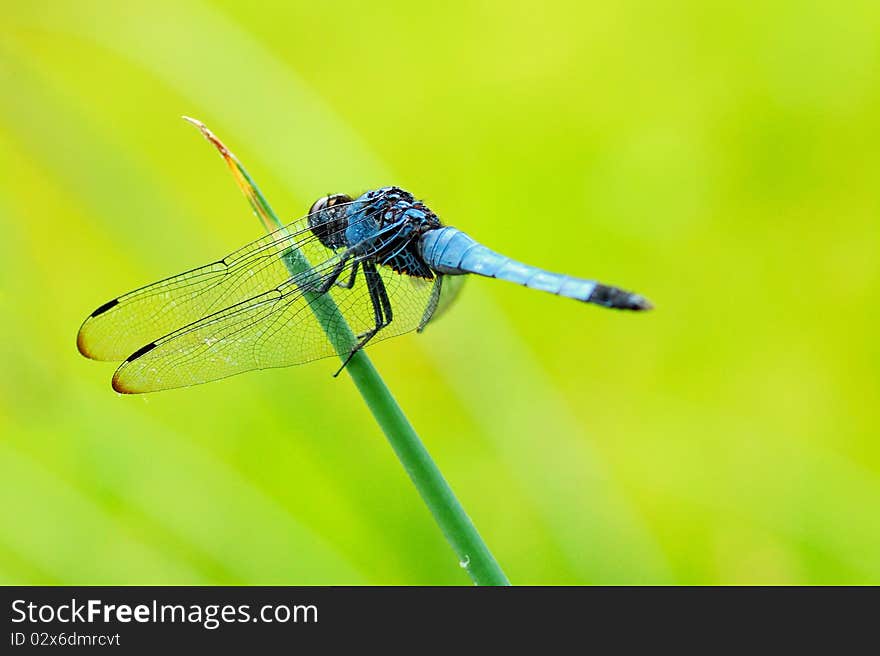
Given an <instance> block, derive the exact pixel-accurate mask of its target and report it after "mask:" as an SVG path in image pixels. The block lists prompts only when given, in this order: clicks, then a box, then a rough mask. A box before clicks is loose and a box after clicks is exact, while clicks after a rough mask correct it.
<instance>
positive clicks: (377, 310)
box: [333, 260, 393, 378]
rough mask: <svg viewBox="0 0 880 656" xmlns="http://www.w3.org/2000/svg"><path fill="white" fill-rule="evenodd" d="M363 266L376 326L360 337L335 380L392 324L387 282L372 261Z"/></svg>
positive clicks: (364, 263)
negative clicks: (374, 338) (368, 343)
mask: <svg viewBox="0 0 880 656" xmlns="http://www.w3.org/2000/svg"><path fill="white" fill-rule="evenodd" d="M361 266H362V267H363V270H364V277H365V278H366V281H367V290H368V291H369V292H370V301H371V302H372V304H373V316H374V318H375V321H376V325H375V326H373V327H372V328H370V329H369V330H368V331H366V332H364V333H361V334H360V335H358V340H359V341H358V343H357V344H355V345H354V347H353V348H352V349H351V352H350V353H349V354H348V357H347V358H345V362H343V363H342V366H341V367H339V370H338V371H337V372H336V373H335V374H333V377H334V378H335V377H336V376H338V375H339V374H340V373H341V372H342V370H343V369H345V367H346V366H348V363H349V362H350V361H351V359H352V358H353V357H354V354H355V353H357V352H358V351H360V350H361V349H362V348H364V347H365V346H366V345H367V342H369V341H370V340H371V339H373V337H375V336H376V333H378V332H379V331H380V330H382V329H383V328H384V327H385V326H387V325H388V324H390V323H391V319H392V318H393V314H392V310H391V301H390V300H389V299H388V291H387V290H386V289H385V282H384V281H383V280H382V276H381V275H379V272H378V271H377V270H376V264H375V263H374V262H372V261H371V260H365V261H364V262H363V263H362V264H361Z"/></svg>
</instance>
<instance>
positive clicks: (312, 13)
mask: <svg viewBox="0 0 880 656" xmlns="http://www.w3.org/2000/svg"><path fill="white" fill-rule="evenodd" d="M2 16H3V20H2V25H0V85H2V86H0V89H2V97H0V221H2V227H3V231H2V237H0V271H2V277H0V331H2V334H0V352H2V367H0V368H2V373H0V394H2V396H0V433H2V437H0V582H2V583H7V584H10V583H17V584H23V583H27V584H135V583H140V584H215V583H224V584H342V583H354V584H392V583H393V584H410V583H422V584H427V583H436V584H466V583H469V579H468V578H467V576H466V575H465V572H464V571H463V570H462V569H461V568H459V566H458V563H457V561H456V559H455V557H454V555H453V553H452V551H451V550H450V549H449V547H448V546H447V544H446V543H445V542H444V540H443V538H442V536H441V535H440V533H439V530H438V529H437V528H436V526H435V525H434V524H433V521H432V519H431V517H430V515H429V513H428V511H427V510H426V508H425V507H424V505H423V504H422V503H421V501H420V500H419V498H418V496H417V494H416V492H415V490H414V488H413V487H412V485H411V483H410V482H409V480H408V479H407V477H406V475H405V474H404V472H403V470H402V469H401V467H400V465H399V463H398V462H397V460H396V458H395V457H394V455H393V454H392V452H391V449H390V448H389V445H388V444H387V442H386V441H385V439H384V437H383V436H382V434H381V433H380V432H379V430H378V428H377V427H376V425H375V423H374V422H373V420H372V419H371V417H370V415H369V413H368V411H367V409H366V407H365V406H364V404H363V402H362V401H361V399H360V397H359V396H358V395H357V393H356V392H355V390H354V386H353V385H352V384H351V382H350V381H349V380H347V379H346V377H344V376H343V377H340V378H339V379H336V380H334V379H333V378H331V374H332V373H333V371H334V370H335V367H336V364H335V363H334V362H333V361H331V360H324V361H320V362H318V363H313V364H310V365H307V366H302V367H298V368H293V369H282V370H273V371H266V372H258V373H251V374H246V375H242V376H238V377H235V378H231V379H228V380H225V381H221V382H217V383H212V384H210V385H204V386H201V387H196V388H192V389H186V390H178V391H172V392H165V393H160V394H155V395H151V396H145V397H121V396H119V395H117V394H115V393H113V392H112V390H111V389H110V376H111V374H112V372H113V366H112V365H107V364H100V363H94V362H89V361H87V360H85V359H84V358H82V357H80V356H79V354H78V353H77V350H76V347H75V345H74V337H75V334H76V330H77V328H78V327H79V324H80V322H81V320H82V319H83V318H84V317H85V316H86V315H87V314H88V313H89V312H91V311H92V310H93V309H94V308H95V307H97V305H98V304H100V303H102V302H104V301H106V300H108V299H110V298H112V297H113V296H115V295H118V294H119V293H121V292H125V291H128V290H129V289H131V288H134V287H137V286H140V285H142V284H144V283H147V282H152V281H153V280H155V279H158V278H161V277H165V276H166V275H170V274H173V273H177V272H178V271H182V270H184V269H188V268H191V267H193V266H196V265H200V264H203V263H205V262H208V261H212V260H214V259H216V258H217V257H218V256H223V255H225V254H226V253H228V252H230V251H232V250H234V249H235V248H237V247H238V246H240V245H242V244H244V243H245V242H248V241H250V240H252V239H255V238H257V237H259V236H260V235H261V234H262V228H261V226H260V225H259V223H258V222H257V221H256V219H255V218H254V217H253V216H252V215H251V213H250V211H249V209H248V207H247V204H246V203H245V201H244V200H243V198H242V197H241V196H240V193H239V191H238V190H237V189H236V187H235V185H234V184H233V181H232V179H231V178H230V177H229V175H228V173H227V171H226V170H225V167H224V165H223V164H222V162H221V160H220V159H219V158H218V157H217V154H216V153H215V152H214V151H213V150H212V148H211V147H210V146H209V145H208V144H206V143H205V142H204V140H203V139H202V138H201V137H200V136H199V134H198V133H197V131H196V130H195V129H194V128H192V127H191V126H189V125H187V124H186V123H184V122H183V121H181V120H180V118H179V117H180V115H182V114H187V115H191V116H196V117H198V118H200V119H202V120H204V121H205V122H206V123H207V124H208V125H209V126H210V127H211V128H213V129H214V130H215V131H216V132H217V133H218V134H219V135H220V136H221V137H222V138H223V139H224V140H225V141H226V142H227V143H228V144H229V146H230V147H231V148H233V150H235V152H236V153H237V154H238V156H239V157H240V158H241V159H242V161H243V162H244V163H245V164H246V165H247V166H248V168H249V169H250V171H251V173H252V174H253V175H254V176H255V178H256V179H257V180H258V182H259V183H260V185H261V186H262V188H263V190H264V191H265V192H266V194H267V196H268V197H269V199H270V201H271V202H272V203H273V205H274V207H275V208H276V210H278V212H279V213H280V214H281V215H282V216H283V217H285V218H288V219H293V218H296V217H297V216H299V215H301V214H303V213H304V212H305V211H306V209H307V208H308V206H309V205H310V204H311V202H312V201H313V200H314V199H315V198H317V197H318V196H321V195H324V194H326V193H328V192H337V191H341V192H348V193H359V192H361V191H363V190H365V189H368V188H372V187H376V186H380V185H385V184H398V185H401V186H404V187H406V188H408V189H410V190H411V191H413V192H414V193H415V194H416V195H417V196H420V197H422V198H424V199H426V201H427V202H428V203H429V205H430V206H431V207H432V208H433V209H434V210H435V211H436V212H438V214H440V216H441V217H442V218H443V219H444V220H445V222H447V223H449V224H452V225H456V226H457V227H460V228H463V229H465V230H467V231H468V232H469V233H470V234H472V235H473V236H474V237H476V238H478V239H480V240H482V241H484V242H485V243H487V244H489V245H491V246H493V247H494V248H496V249H497V250H499V251H501V252H504V253H506V254H509V255H511V256H514V257H519V258H521V259H524V260H526V261H528V262H530V263H533V264H537V265H543V266H546V267H549V268H552V269H556V270H560V271H563V272H567V273H572V274H579V275H582V276H585V277H597V278H599V279H601V280H604V281H607V282H610V283H615V284H619V285H621V286H624V287H629V288H633V289H636V290H638V291H640V292H642V293H644V294H645V295H647V296H648V297H649V298H651V299H652V300H653V301H654V302H655V303H656V305H657V308H658V309H657V310H656V311H655V312H653V313H651V314H648V315H640V316H635V315H627V314H621V313H615V312H609V311H604V310H601V309H598V308H593V307H585V306H583V305H580V304H578V303H575V302H571V301H568V300H565V299H559V298H556V297H553V296H550V295H546V294H540V293H537V292H531V291H528V290H524V289H521V288H518V287H516V286H513V285H507V284H503V283H500V282H496V281H492V280H486V279H474V280H470V281H468V284H467V285H466V286H465V288H464V290H463V293H462V295H461V298H460V300H459V302H458V303H457V305H456V306H455V307H454V308H453V309H452V311H450V312H449V313H448V314H447V315H446V316H445V317H443V318H442V320H440V321H438V322H437V323H436V324H435V325H434V326H433V327H432V329H429V330H428V331H427V332H426V333H425V334H424V335H421V336H406V337H402V338H399V339H395V340H390V341H387V342H383V343H381V344H379V345H377V346H375V347H374V348H372V349H371V351H370V353H371V356H372V358H373V360H374V362H375V363H376V365H377V366H378V368H379V369H380V371H381V372H382V373H383V375H384V376H385V378H386V380H387V382H388V384H389V385H390V387H391V388H392V390H393V391H394V393H395V394H396V396H397V398H398V400H399V401H400V402H401V404H402V406H403V407H404V408H405V410H406V411H407V413H408V414H409V417H410V419H411V420H412V422H413V423H414V425H415V426H416V428H417V430H418V431H419V432H420V434H421V436H422V439H423V440H424V441H425V443H426V444H427V446H428V448H429V449H430V450H431V452H432V454H433V455H434V457H435V459H436V461H437V463H438V465H439V466H440V468H441V469H442V470H443V472H444V473H445V475H446V476H447V478H448V479H449V481H450V483H451V484H452V486H453V488H454V489H455V490H456V492H457V494H458V495H459V497H460V499H461V501H462V503H463V504H464V506H465V507H466V508H467V510H468V512H469V513H470V515H471V516H472V518H473V520H474V522H475V523H476V525H477V527H478V528H479V529H480V532H481V533H482V535H483V537H484V538H485V539H486V541H487V543H488V544H489V546H490V547H491V548H492V550H493V551H494V553H495V555H496V557H497V558H498V560H499V561H500V563H501V564H502V566H503V567H504V568H505V570H506V572H507V574H508V575H509V577H510V578H511V580H512V581H513V582H514V583H550V584H566V583H688V584H697V583H699V584H702V583H859V582H871V583H880V517H878V509H880V444H878V421H877V420H878V409H877V406H878V401H880V394H878V392H880V381H878V371H880V366H878V365H880V348H878V345H877V329H878V310H877V304H876V301H877V292H878V282H880V266H878V246H880V228H878V217H880V203H878V196H880V194H878V191H880V129H878V125H880V84H878V75H877V71H878V70H880V28H878V26H880V5H878V3H876V2H875V1H873V0H871V1H865V2H861V3H859V2H840V1H838V2H815V3H806V4H805V3H801V2H794V1H776V2H767V3H737V2H710V3H704V2H697V1H696V0H680V1H677V2H676V1H663V0H661V1H660V2H652V3H644V2H636V1H634V0H626V1H624V2H612V3H608V2H586V3H584V2H570V3H554V2H551V3H546V2H535V3H510V2H499V1H495V2H453V3H416V2H412V1H409V2H372V3H345V2H326V3H314V2H308V3H305V2H299V3H282V2H277V3H263V4H261V3H256V4H255V3H241V2H233V1H232V0H218V1H216V2H207V1H204V2H202V1H190V0H182V1H175V2H170V1H167V0H162V1H155V0H152V1H150V2H125V3H118V2H109V1H108V2H94V1H86V2H70V1H60V0H59V1H54V2H33V3H19V2H11V1H9V0H4V1H3V2H2Z"/></svg>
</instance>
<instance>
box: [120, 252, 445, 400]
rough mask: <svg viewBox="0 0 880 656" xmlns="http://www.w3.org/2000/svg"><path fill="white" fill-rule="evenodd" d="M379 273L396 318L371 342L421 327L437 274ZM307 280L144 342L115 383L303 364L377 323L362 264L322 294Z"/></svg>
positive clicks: (158, 385) (169, 384) (132, 386)
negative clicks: (427, 277) (430, 277)
mask: <svg viewBox="0 0 880 656" xmlns="http://www.w3.org/2000/svg"><path fill="white" fill-rule="evenodd" d="M333 263H334V261H333V260H330V261H328V262H327V263H324V264H321V265H318V266H317V267H316V268H315V269H314V272H313V274H314V275H313V276H312V279H311V281H310V283H309V287H308V288H314V285H315V282H316V281H317V280H320V279H326V276H327V275H329V272H330V270H331V269H332V268H333V266H332V264H333ZM354 266H359V265H356V264H351V263H350V264H348V265H346V267H345V268H344V270H343V272H342V275H341V276H340V277H339V281H340V282H348V281H349V280H350V277H351V274H352V270H353V267H354ZM379 273H380V275H381V277H382V280H383V283H384V286H385V290H386V292H387V294H388V298H389V301H390V304H391V306H392V309H393V320H392V322H391V324H390V325H388V326H387V327H385V328H383V329H382V330H381V331H380V332H379V333H378V334H377V335H376V336H375V337H374V338H373V340H371V341H370V344H372V343H373V342H375V341H379V340H382V339H385V338H387V337H393V336H395V335H399V334H401V333H405V332H408V331H411V330H414V329H415V328H417V327H418V326H419V324H420V322H421V321H422V319H423V317H424V315H425V311H426V308H427V306H428V304H429V301H430V299H431V292H432V290H433V282H434V281H433V280H425V279H421V278H413V277H410V276H406V275H400V274H397V273H395V272H393V271H392V270H391V269H389V268H386V267H380V271H379ZM308 288H306V287H303V286H298V285H297V283H296V282H295V281H288V282H286V283H284V284H282V285H281V286H279V287H278V288H276V289H273V290H270V291H268V292H265V293H263V294H260V295H258V296H255V297H254V298H251V299H248V300H246V301H244V302H241V303H238V304H236V305H233V306H231V307H228V308H226V309H223V310H221V311H219V312H216V313H215V314H212V315H210V316H207V317H204V318H202V319H200V320H198V321H196V322H194V323H192V324H190V325H188V326H185V327H183V328H180V329H179V330H176V331H175V332H172V333H170V334H169V335H166V336H165V337H162V338H160V339H158V340H156V341H155V342H152V343H150V344H148V345H147V346H144V347H142V348H141V349H139V350H138V351H137V352H135V353H134V354H133V355H132V356H131V357H129V359H128V360H126V361H125V362H123V364H122V365H121V366H120V367H119V369H117V371H116V373H115V374H114V376H113V387H114V389H116V390H117V391H119V392H124V393H141V392H153V391H158V390H164V389H172V388H175V387H185V386H188V385H196V384H199V383H205V382H208V381H211V380H217V379H220V378H225V377H227V376H232V375H235V374H238V373H242V372H244V371H250V370H252V369H266V368H270V367H285V366H290V365H294V364H300V363H303V362H308V361H310V360H315V359H318V358H323V357H327V356H331V355H337V351H336V348H335V347H334V343H336V344H340V345H342V346H343V352H344V353H347V350H348V349H350V348H351V347H352V346H353V345H354V344H355V343H356V336H357V335H358V334H361V333H364V332H366V331H368V330H370V329H371V328H373V327H374V325H375V314H374V310H373V304H372V302H371V300H370V294H369V290H368V288H367V283H366V278H365V276H364V275H363V272H362V271H358V272H356V275H355V280H354V284H353V285H352V287H351V288H350V289H346V288H342V287H339V286H335V287H333V288H332V289H331V291H330V292H328V293H326V294H324V295H321V296H318V295H316V294H314V293H310V292H309V291H308ZM310 299H311V302H310ZM334 306H335V307H334ZM342 317H344V319H342ZM328 334H329V335H330V338H329V339H328Z"/></svg>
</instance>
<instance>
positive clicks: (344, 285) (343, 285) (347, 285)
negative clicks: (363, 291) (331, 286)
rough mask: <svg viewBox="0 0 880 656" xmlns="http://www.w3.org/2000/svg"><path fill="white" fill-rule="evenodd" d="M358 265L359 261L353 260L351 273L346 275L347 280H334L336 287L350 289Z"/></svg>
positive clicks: (352, 285)
mask: <svg viewBox="0 0 880 656" xmlns="http://www.w3.org/2000/svg"><path fill="white" fill-rule="evenodd" d="M358 266H360V262H355V263H354V266H352V267H351V275H350V276H349V277H348V280H346V281H345V282H339V281H337V282H336V286H337V287H341V288H342V289H351V288H352V287H354V280H355V278H356V277H357V272H358Z"/></svg>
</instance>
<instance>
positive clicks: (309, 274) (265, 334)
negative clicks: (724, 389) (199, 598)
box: [77, 187, 651, 394]
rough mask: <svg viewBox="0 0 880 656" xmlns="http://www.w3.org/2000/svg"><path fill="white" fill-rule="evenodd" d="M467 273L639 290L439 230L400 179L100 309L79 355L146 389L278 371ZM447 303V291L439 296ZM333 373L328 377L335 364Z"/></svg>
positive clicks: (402, 315) (131, 388)
mask: <svg viewBox="0 0 880 656" xmlns="http://www.w3.org/2000/svg"><path fill="white" fill-rule="evenodd" d="M464 274H476V275H480V276H486V277H489V278H499V279H502V280H508V281H510V282H514V283H517V284H519V285H523V286H525V287H529V288H531V289H539V290H542V291H545V292H550V293H552V294H557V295H559V296H565V297H568V298H573V299H575V300H578V301H583V302H585V303H593V304H596V305H601V306H604V307H608V308H617V309H622V310H636V311H639V310H648V309H650V308H651V304H650V303H649V302H648V300H647V299H645V298H644V297H643V296H640V295H638V294H634V293H632V292H628V291H625V290H623V289H620V288H618V287H612V286H610V285H604V284H601V283H598V282H596V281H593V280H583V279H581V278H575V277H572V276H567V275H563V274H559V273H551V272H549V271H545V270H543V269H539V268H537V267H533V266H529V265H527V264H522V263H520V262H517V261H516V260H512V259H510V258H508V257H505V256H503V255H499V254H498V253H496V252H494V251H492V250H490V249H489V248H487V247H486V246H483V245H482V244H480V243H479V242H477V241H475V240H474V239H472V238H471V237H469V236H468V235H467V234H465V233H464V232H462V231H461V230H458V229H456V228H453V227H451V226H444V225H443V224H442V223H441V222H440V219H439V218H438V217H437V215H436V214H434V212H432V211H431V210H430V209H428V207H426V206H425V204H424V203H422V202H420V201H418V200H416V199H415V198H414V197H413V195H412V194H410V193H409V192H407V191H404V190H403V189H400V188H399V187H383V188H381V189H376V190H373V191H368V192H366V193H364V194H363V195H361V196H360V197H358V198H356V199H354V198H352V197H350V196H347V195H345V194H333V195H330V196H325V197H323V198H320V199H319V200H317V201H316V202H315V203H314V204H313V205H312V207H311V209H310V210H309V213H308V214H307V215H306V216H304V217H302V218H301V219H299V220H297V221H294V222H293V223H291V224H289V225H287V226H285V227H284V228H282V229H280V230H277V231H275V232H273V233H271V234H268V235H266V236H265V237H263V238H261V239H258V240H256V241H254V242H252V243H250V244H248V245H246V246H244V247H242V248H240V249H239V250H237V251H235V252H234V253H232V254H230V255H229V256H227V257H225V258H223V259H222V260H218V261H216V262H213V263H211V264H207V265H205V266H202V267H199V268H197V269H192V270H190V271H185V272H184V273H181V274H179V275H176V276H172V277H170V278H166V279H164V280H160V281H159V282H156V283H153V284H151V285H147V286H145V287H141V288H139V289H136V290H134V291H132V292H129V293H127V294H124V295H123V296H119V297H118V298H115V299H113V300H111V301H109V302H107V303H104V304H103V305H101V306H100V307H99V308H98V309H96V310H95V311H94V312H92V314H91V315H89V317H88V318H87V319H86V320H85V321H84V322H83V324H82V326H81V327H80V329H79V334H78V335H77V346H78V348H79V351H80V353H82V354H83V355H84V356H86V357H88V358H92V359H95V360H110V361H117V362H118V361H122V364H121V365H120V366H119V368H118V369H117V370H116V373H115V374H114V376H113V388H114V389H115V390H116V391H118V392H122V393H126V394H137V393H142V392H154V391H158V390H166V389H172V388H177V387H185V386H189V385H196V384H199V383H206V382H208V381H212V380H218V379H220V378H225V377H227V376H232V375H234V374H239V373H242V372H245V371H250V370H254V369H266V368H269V367H285V366H290V365H294V364H300V363H303V362H308V361H311V360H316V359H318V358H323V357H327V356H332V355H341V356H343V357H344V361H343V364H342V367H341V368H340V369H339V371H342V369H344V368H345V366H346V365H347V364H348V362H349V360H350V359H351V357H352V356H353V355H354V354H355V353H357V352H358V351H359V350H360V349H362V348H364V347H365V346H367V344H370V343H373V342H376V341H378V340H380V339H385V338H388V337H393V336H395V335H400V334H402V333H406V332H410V331H412V330H417V331H419V332H421V331H422V330H423V329H424V328H425V326H426V325H427V324H428V322H429V321H431V319H432V318H434V317H436V316H438V314H439V312H440V311H441V310H442V308H443V305H444V302H445V300H446V298H447V296H448V295H447V294H446V293H444V285H445V286H446V288H447V289H446V291H447V292H448V291H449V290H454V289H456V288H457V285H455V284H450V283H455V282H456V281H458V280H461V276H463V275H464ZM441 299H442V300H441ZM339 371H337V372H336V373H337V374H338V373H339Z"/></svg>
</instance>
